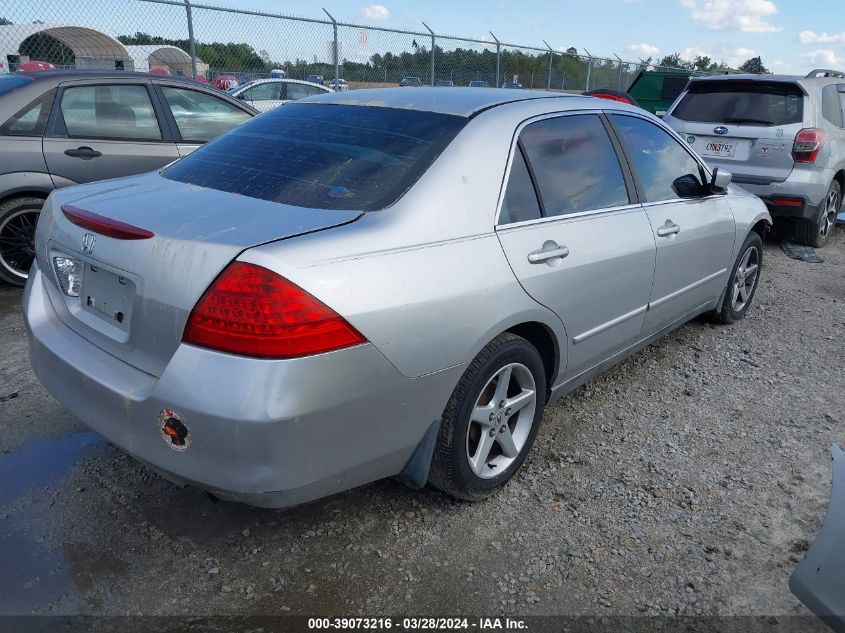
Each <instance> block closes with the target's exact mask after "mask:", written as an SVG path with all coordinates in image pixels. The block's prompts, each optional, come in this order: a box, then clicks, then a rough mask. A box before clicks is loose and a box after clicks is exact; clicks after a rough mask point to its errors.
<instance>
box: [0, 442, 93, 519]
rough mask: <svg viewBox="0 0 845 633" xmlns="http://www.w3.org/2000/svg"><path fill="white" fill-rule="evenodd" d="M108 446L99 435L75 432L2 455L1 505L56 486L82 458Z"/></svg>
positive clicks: (0, 478) (0, 459)
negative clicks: (32, 492) (55, 482)
mask: <svg viewBox="0 0 845 633" xmlns="http://www.w3.org/2000/svg"><path fill="white" fill-rule="evenodd" d="M105 446H106V441H105V440H104V439H103V437H102V436H101V435H98V434H97V433H72V434H70V435H66V436H64V437H60V438H57V439H52V440H39V441H36V442H32V443H30V444H26V445H24V446H22V447H20V448H18V449H16V450H14V451H12V452H11V453H9V454H8V455H5V456H0V506H4V505H6V504H8V503H10V502H12V501H14V500H15V499H17V498H19V497H21V496H23V495H24V494H26V493H27V492H29V491H30V490H32V489H33V488H40V487H43V486H47V485H49V484H51V483H53V482H54V481H56V480H57V479H59V478H60V477H61V476H62V475H63V474H65V473H66V472H67V471H69V470H70V468H71V467H72V466H73V465H74V464H75V463H76V462H77V461H78V460H79V459H80V458H82V457H87V456H88V455H91V454H93V453H94V452H95V451H96V450H97V449H101V448H103V447H105Z"/></svg>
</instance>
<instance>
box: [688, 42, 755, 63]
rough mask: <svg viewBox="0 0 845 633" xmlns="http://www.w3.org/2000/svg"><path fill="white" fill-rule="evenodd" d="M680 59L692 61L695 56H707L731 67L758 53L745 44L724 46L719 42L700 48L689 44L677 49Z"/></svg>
mask: <svg viewBox="0 0 845 633" xmlns="http://www.w3.org/2000/svg"><path fill="white" fill-rule="evenodd" d="M679 55H680V56H681V59H683V60H686V61H690V62H691V61H693V60H695V58H696V57H709V58H710V59H712V60H713V61H715V62H724V63H726V64H727V65H728V66H730V67H731V68H736V67H737V66H739V65H740V64H742V63H743V62H744V61H746V60H748V59H751V58H752V57H757V55H758V53H757V51H755V50H754V49H753V48H748V47H746V46H726V45H724V44H720V45H718V46H715V47H713V48H701V47H700V46H690V47H688V48H685V49H683V50H681V51H679Z"/></svg>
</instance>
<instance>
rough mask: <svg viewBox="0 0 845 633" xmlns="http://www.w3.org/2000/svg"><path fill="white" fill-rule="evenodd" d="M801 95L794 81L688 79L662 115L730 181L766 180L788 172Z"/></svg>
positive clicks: (800, 112)
mask: <svg viewBox="0 0 845 633" xmlns="http://www.w3.org/2000/svg"><path fill="white" fill-rule="evenodd" d="M805 100H806V95H805V94H804V92H803V90H802V89H801V87H800V86H799V85H798V84H797V83H794V82H776V81H750V80H709V81H704V80H693V82H692V83H691V84H690V87H689V89H688V90H687V92H686V93H685V94H684V95H682V97H681V98H680V99H679V100H678V102H677V103H676V104H675V105H674V107H673V108H672V110H671V111H670V112H669V114H668V115H667V116H666V117H665V120H666V122H667V123H668V124H669V125H670V126H671V127H672V128H674V129H675V130H676V131H677V132H678V133H679V134H681V135H682V136H683V137H684V139H685V140H686V141H687V143H689V144H690V147H692V148H693V149H694V150H696V152H698V154H699V155H700V156H701V157H702V158H703V159H704V160H705V161H707V163H708V164H709V165H711V166H713V167H719V168H721V169H727V170H728V171H730V172H731V173H732V174H733V175H734V178H733V181H734V182H736V183H738V184H756V185H768V184H771V183H773V182H782V181H784V180H786V179H787V178H788V177H789V174H790V173H791V172H792V169H793V167H794V164H795V163H794V161H793V159H792V145H793V143H794V141H795V137H796V136H797V134H798V132H799V131H801V129H802V128H804V127H805V125H804V123H803V111H804V106H805Z"/></svg>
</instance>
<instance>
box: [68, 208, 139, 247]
mask: <svg viewBox="0 0 845 633" xmlns="http://www.w3.org/2000/svg"><path fill="white" fill-rule="evenodd" d="M62 213H63V214H64V216H65V217H66V218H67V219H68V220H70V221H71V222H72V223H73V224H75V225H76V226H79V227H82V228H83V229H85V230H87V231H91V232H92V233H97V234H99V235H105V236H106V237H112V238H114V239H117V240H148V239H150V238H152V237H155V233H153V232H152V231H148V230H147V229H143V228H141V227H140V226H135V225H133V224H127V223H126V222H121V221H120V220H115V219H113V218H109V217H106V216H104V215H100V214H99V213H93V212H91V211H86V210H85V209H80V208H79V207H75V206H73V205H71V204H63V205H62Z"/></svg>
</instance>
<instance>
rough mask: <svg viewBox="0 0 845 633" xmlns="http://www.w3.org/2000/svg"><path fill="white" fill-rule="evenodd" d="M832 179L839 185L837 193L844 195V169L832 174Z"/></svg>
mask: <svg viewBox="0 0 845 633" xmlns="http://www.w3.org/2000/svg"><path fill="white" fill-rule="evenodd" d="M833 179H834V180H835V181H836V182H838V183H839V191H840V192H842V193H845V169H840V170H839V171H837V172H836V173H835V174H833Z"/></svg>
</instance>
